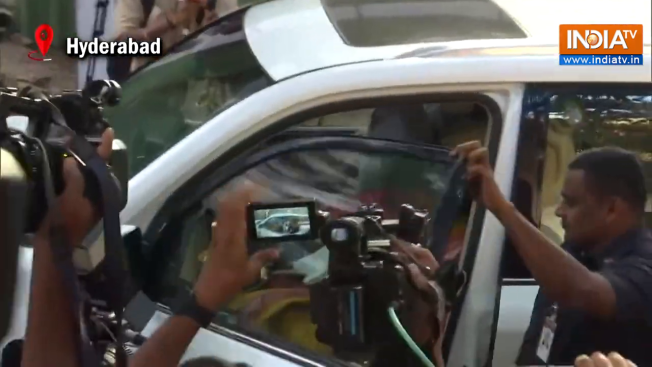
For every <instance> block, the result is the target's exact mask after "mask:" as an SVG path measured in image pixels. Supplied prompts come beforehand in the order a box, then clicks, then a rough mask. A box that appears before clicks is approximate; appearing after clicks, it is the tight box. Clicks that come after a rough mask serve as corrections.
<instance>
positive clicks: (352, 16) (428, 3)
mask: <svg viewBox="0 0 652 367" xmlns="http://www.w3.org/2000/svg"><path fill="white" fill-rule="evenodd" d="M322 4H323V6H324V9H325V10H326V13H327V14H328V17H329V18H330V20H331V22H332V23H333V25H334V26H335V28H336V29H337V31H338V32H339V34H340V36H341V37H342V39H343V40H344V42H345V43H346V44H348V45H351V46H359V47H372V46H388V45H401V44H409V43H422V42H445V41H460V40H469V39H504V38H526V37H527V34H526V33H525V32H524V31H523V29H521V28H520V27H519V25H518V24H517V23H516V22H514V20H513V19H512V18H511V17H510V16H509V15H508V14H507V13H506V12H505V11H503V10H502V9H501V8H500V7H499V6H498V5H496V4H495V3H493V2H492V1H490V0H475V1H474V0H405V1H401V0H322Z"/></svg>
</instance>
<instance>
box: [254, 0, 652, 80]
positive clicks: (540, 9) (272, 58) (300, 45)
mask: <svg viewBox="0 0 652 367" xmlns="http://www.w3.org/2000/svg"><path fill="white" fill-rule="evenodd" d="M494 2H495V3H496V4H498V5H499V6H500V7H501V8H502V9H503V10H504V11H505V12H507V14H509V15H511V16H512V18H513V19H514V20H515V21H516V23H518V24H519V25H520V26H521V28H522V29H523V30H524V31H525V33H527V34H528V35H529V37H530V39H528V40H527V42H531V41H532V38H534V39H537V40H540V41H542V42H547V43H549V44H554V45H555V46H556V44H557V42H558V40H559V24H565V23H569V24H643V29H644V30H645V29H650V28H649V27H650V17H649V15H650V13H651V12H652V10H651V7H650V4H651V3H650V2H649V1H647V0H622V1H613V0H600V1H597V2H592V3H591V5H590V6H588V5H587V4H586V2H584V1H564V0H551V1H532V0H494ZM461 6H464V7H466V8H467V9H465V11H466V12H467V13H469V14H475V15H476V16H482V15H484V14H488V15H487V17H491V16H492V15H491V14H492V13H495V10H494V8H493V7H491V8H488V5H487V3H486V2H484V1H473V0H465V1H456V2H455V4H451V3H448V2H445V1H441V2H439V1H433V2H430V3H427V2H410V1H404V2H401V4H400V6H397V5H396V4H392V3H389V4H383V3H382V2H379V3H378V4H362V5H360V6H359V7H357V9H356V10H357V11H358V13H359V14H360V16H361V17H364V16H365V15H368V16H370V17H374V18H377V17H380V16H382V14H397V12H400V13H401V14H414V13H421V14H424V13H426V14H427V13H436V14H445V13H446V12H447V11H452V10H453V9H454V11H455V12H456V14H460V12H461V10H460V7H461ZM449 8H450V10H448V9H449ZM245 33H246V35H247V39H248V40H249V43H250V45H251V49H252V51H253V53H254V55H256V58H258V60H259V62H260V64H261V65H262V66H263V68H265V70H266V71H267V73H268V74H269V75H270V76H271V77H272V78H273V79H274V80H282V79H285V78H288V77H291V76H294V75H299V74H302V73H306V72H308V71H312V70H318V69H322V68H326V67H332V66H335V65H343V64H348V63H356V62H363V61H370V60H380V59H391V58H394V57H396V56H398V55H401V54H403V53H406V52H410V51H414V50H417V49H421V48H425V47H451V46H452V45H454V44H456V43H461V44H462V45H464V47H467V46H469V45H468V43H469V42H471V43H475V44H479V45H483V46H484V47H486V46H487V45H490V44H492V43H500V42H502V41H507V42H511V41H512V40H482V41H460V42H439V43H437V42H421V43H413V44H406V45H392V46H383V47H353V46H349V45H347V44H346V43H345V42H344V41H343V40H342V38H341V37H340V35H339V34H338V32H337V30H336V29H335V28H334V27H333V24H332V23H331V21H330V19H328V15H327V14H326V11H325V10H324V8H323V7H322V5H321V2H320V0H283V1H271V2H268V3H265V4H261V5H259V6H256V7H254V8H252V9H251V10H250V11H249V12H248V13H247V14H246V16H245ZM650 39H651V36H650V32H647V31H646V32H644V38H643V40H644V42H645V43H647V44H649V43H650Z"/></svg>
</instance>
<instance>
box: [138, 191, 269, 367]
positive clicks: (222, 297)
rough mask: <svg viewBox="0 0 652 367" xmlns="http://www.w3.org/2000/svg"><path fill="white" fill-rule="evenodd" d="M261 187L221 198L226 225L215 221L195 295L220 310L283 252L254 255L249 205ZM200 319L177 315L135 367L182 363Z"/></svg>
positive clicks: (203, 304)
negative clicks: (249, 247) (249, 235)
mask: <svg viewBox="0 0 652 367" xmlns="http://www.w3.org/2000/svg"><path fill="white" fill-rule="evenodd" d="M256 193H257V192H256V188H255V187H250V186H245V187H244V189H243V190H240V191H237V192H235V193H233V194H232V195H229V197H228V198H227V199H225V200H223V201H222V202H221V203H219V208H218V210H217V213H220V226H219V231H218V225H217V223H213V226H212V227H213V228H212V230H213V233H212V237H211V244H210V255H209V257H208V260H207V261H206V262H205V263H204V266H203V268H202V271H201V273H200V274H199V278H198V279H197V283H196V284H195V287H194V292H193V293H194V295H195V298H196V300H197V303H198V304H199V305H200V306H201V307H203V308H204V309H206V310H210V311H217V310H218V309H219V308H220V306H222V305H223V304H224V303H225V302H226V301H227V300H229V299H231V298H232V297H233V296H235V295H236V294H237V293H238V292H240V290H242V288H243V287H244V286H246V285H248V284H251V283H253V282H254V281H255V280H256V279H258V278H259V277H260V272H261V269H262V268H263V267H264V266H265V265H266V264H268V263H270V262H271V261H273V260H276V259H277V258H278V256H279V253H278V250H276V249H267V250H262V251H259V252H257V253H255V254H254V255H253V256H251V257H249V254H248V252H247V244H246V239H247V229H246V223H247V221H246V207H247V204H248V203H250V202H254V201H258V200H256V198H257V195H256ZM199 327H200V326H199V324H198V323H197V322H196V321H194V320H192V319H191V318H189V317H186V316H180V315H179V316H172V317H170V318H169V319H168V320H167V321H166V322H165V323H164V324H163V326H161V327H160V328H159V329H158V330H156V332H154V335H152V336H151V337H150V338H149V339H148V340H147V342H146V343H145V344H143V346H142V347H140V349H139V350H138V352H137V353H136V354H135V355H134V356H133V357H132V359H131V363H130V364H129V367H149V366H157V367H176V366H177V365H178V364H179V361H180V360H181V357H183V354H184V353H185V351H186V349H187V348H188V346H189V345H190V342H191V341H192V339H193V338H194V337H195V335H196V334H197V331H198V330H199Z"/></svg>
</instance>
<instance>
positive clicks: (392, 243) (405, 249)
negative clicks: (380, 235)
mask: <svg viewBox="0 0 652 367" xmlns="http://www.w3.org/2000/svg"><path fill="white" fill-rule="evenodd" d="M389 249H390V251H396V252H400V253H403V254H409V253H410V252H411V250H412V244H411V243H409V242H407V241H404V240H402V239H400V238H398V237H396V236H394V235H389Z"/></svg>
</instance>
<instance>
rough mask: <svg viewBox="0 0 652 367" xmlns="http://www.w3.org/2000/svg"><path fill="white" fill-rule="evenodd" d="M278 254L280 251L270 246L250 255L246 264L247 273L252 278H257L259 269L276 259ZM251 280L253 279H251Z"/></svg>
mask: <svg viewBox="0 0 652 367" xmlns="http://www.w3.org/2000/svg"><path fill="white" fill-rule="evenodd" d="M279 256H280V251H279V250H278V249H276V248H270V249H266V250H261V251H258V252H256V253H255V254H253V255H251V258H250V259H249V263H248V265H247V267H248V269H247V271H248V273H249V274H250V275H251V276H252V278H257V277H258V275H260V271H261V269H262V268H263V267H265V266H266V265H268V264H270V263H272V262H274V261H276V260H278V258H279ZM252 280H253V279H252Z"/></svg>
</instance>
